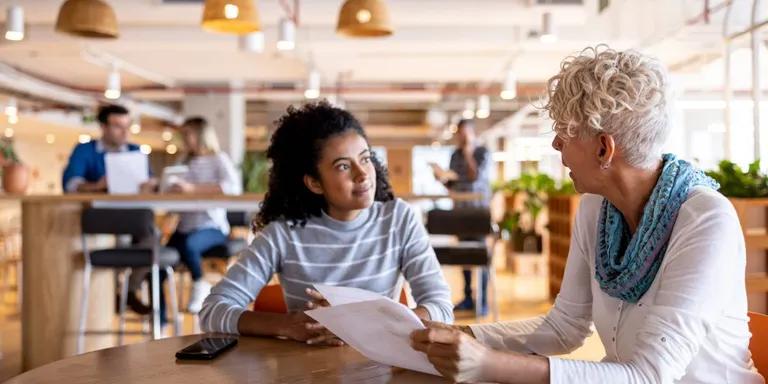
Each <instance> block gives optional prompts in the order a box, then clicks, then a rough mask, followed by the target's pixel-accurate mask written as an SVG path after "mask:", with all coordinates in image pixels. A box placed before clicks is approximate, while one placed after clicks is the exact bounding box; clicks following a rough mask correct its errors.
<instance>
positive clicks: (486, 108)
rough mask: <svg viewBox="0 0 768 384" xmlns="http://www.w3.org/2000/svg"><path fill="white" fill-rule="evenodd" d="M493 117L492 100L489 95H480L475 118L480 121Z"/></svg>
mask: <svg viewBox="0 0 768 384" xmlns="http://www.w3.org/2000/svg"><path fill="white" fill-rule="evenodd" d="M490 115H491V98H490V97H488V95H480V96H479V97H478V98H477V111H475V117H477V118H478V119H487V118H488V116H490Z"/></svg>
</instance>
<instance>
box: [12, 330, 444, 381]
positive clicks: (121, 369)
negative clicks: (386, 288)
mask: <svg viewBox="0 0 768 384" xmlns="http://www.w3.org/2000/svg"><path fill="white" fill-rule="evenodd" d="M201 337H202V335H193V336H182V337H174V338H169V339H163V340H158V341H152V342H146V343H141V344H133V345H129V346H124V347H117V348H108V349H103V350H100V351H96V352H91V353H86V354H83V355H79V356H75V357H70V358H67V359H64V360H59V361H56V362H54V363H50V364H47V365H44V366H42V367H39V368H36V369H33V370H31V371H28V372H25V373H23V374H21V375H19V376H16V377H15V378H13V379H11V380H9V381H7V382H6V383H9V384H26V383H36V384H37V383H115V384H119V383H163V384H173V383H182V384H189V383H404V384H408V383H424V384H429V383H448V382H449V381H447V380H445V379H443V378H441V377H437V376H432V375H427V374H422V373H418V372H412V371H404V370H393V369H392V368H391V367H388V366H385V365H382V364H379V363H376V362H373V361H371V360H368V359H366V358H365V357H364V356H362V355H361V354H359V353H358V352H357V351H355V350H354V349H352V348H351V347H313V346H307V345H304V344H301V343H297V342H293V341H286V340H277V339H270V338H255V337H240V340H239V341H238V344H237V346H235V347H234V348H233V349H231V350H229V351H227V352H224V353H223V354H222V355H220V356H219V357H218V358H216V359H215V360H212V361H181V360H176V359H175V358H174V353H175V352H176V351H178V350H179V349H182V348H183V347H185V346H187V345H189V344H192V343H193V342H195V341H196V340H198V339H200V338H201Z"/></svg>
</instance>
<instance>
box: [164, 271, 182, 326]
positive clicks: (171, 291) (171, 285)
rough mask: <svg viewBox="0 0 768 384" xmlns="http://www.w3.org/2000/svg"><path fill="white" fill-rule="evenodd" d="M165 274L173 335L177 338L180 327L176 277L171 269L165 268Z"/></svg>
mask: <svg viewBox="0 0 768 384" xmlns="http://www.w3.org/2000/svg"><path fill="white" fill-rule="evenodd" d="M165 273H166V274H167V275H168V296H170V298H171V300H170V301H171V303H170V304H171V313H173V335H174V336H179V334H180V333H181V330H180V328H181V326H180V324H179V302H178V298H177V297H176V275H175V274H174V272H173V267H170V266H168V267H165Z"/></svg>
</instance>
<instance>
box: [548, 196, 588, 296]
mask: <svg viewBox="0 0 768 384" xmlns="http://www.w3.org/2000/svg"><path fill="white" fill-rule="evenodd" d="M579 197H580V196H579V195H553V196H549V199H548V200H547V210H548V213H549V223H548V224H547V228H548V231H549V298H550V300H552V301H554V300H555V297H557V294H558V293H559V292H560V285H561V284H562V280H563V273H564V272H565V262H566V260H567V259H568V250H569V248H570V244H571V230H572V229H573V221H574V220H575V218H576V208H578V207H579Z"/></svg>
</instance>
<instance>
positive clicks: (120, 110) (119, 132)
mask: <svg viewBox="0 0 768 384" xmlns="http://www.w3.org/2000/svg"><path fill="white" fill-rule="evenodd" d="M98 120H99V125H100V126H101V138H99V139H98V140H91V141H89V142H87V143H83V144H78V145H77V146H76V147H75V149H74V150H73V151H72V154H71V155H70V156H69V163H68V164H67V167H66V168H65V169H64V176H63V180H62V183H63V187H64V193H76V192H81V193H88V192H90V193H94V192H106V191H107V177H106V173H107V172H106V167H105V165H104V154H105V153H107V152H128V151H138V150H139V146H138V145H136V144H132V143H128V129H129V128H130V126H131V116H130V114H129V113H128V110H127V109H125V108H124V107H122V106H119V105H107V106H104V107H101V108H100V109H99V115H98Z"/></svg>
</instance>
